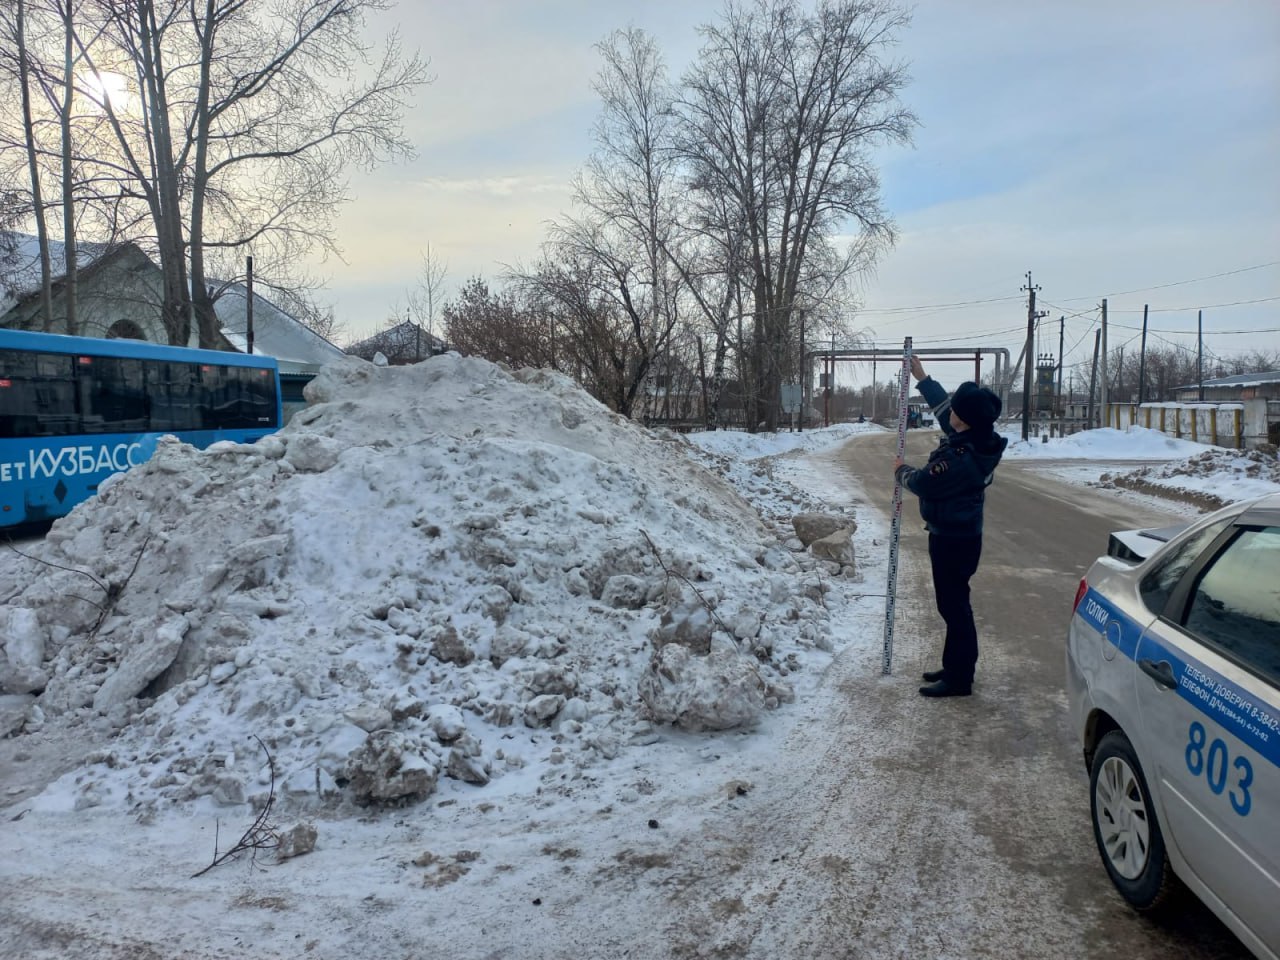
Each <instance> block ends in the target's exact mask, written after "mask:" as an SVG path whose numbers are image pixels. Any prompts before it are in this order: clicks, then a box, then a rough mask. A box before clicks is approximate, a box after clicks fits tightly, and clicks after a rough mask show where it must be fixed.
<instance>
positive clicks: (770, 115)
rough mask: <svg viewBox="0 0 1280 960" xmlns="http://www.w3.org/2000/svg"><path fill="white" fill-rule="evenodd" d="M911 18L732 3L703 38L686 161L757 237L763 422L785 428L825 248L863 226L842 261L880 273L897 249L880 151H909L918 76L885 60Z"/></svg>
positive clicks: (842, 6)
mask: <svg viewBox="0 0 1280 960" xmlns="http://www.w3.org/2000/svg"><path fill="white" fill-rule="evenodd" d="M907 20H908V17H907V16H906V15H905V14H903V13H901V12H900V11H898V10H897V9H896V8H895V7H893V6H892V5H891V3H889V2H888V0H823V2H820V3H819V4H818V6H817V9H816V10H815V11H814V12H813V13H812V14H809V13H806V12H804V11H803V10H802V8H801V6H800V3H799V2H798V0H752V2H748V3H745V4H742V5H739V4H736V3H731V4H730V6H729V7H728V8H727V10H726V13H725V16H724V19H723V21H722V22H720V23H718V24H714V25H711V26H707V27H704V28H703V36H704V38H705V41H706V42H705V44H704V46H703V48H702V50H701V52H700V53H699V57H698V61H697V63H696V64H695V65H694V67H693V68H692V69H691V70H690V71H689V73H688V74H687V75H686V78H685V94H684V99H683V102H682V105H681V106H682V108H683V110H684V113H685V115H686V120H687V125H686V128H685V131H684V134H683V137H682V140H681V150H682V153H683V155H684V156H685V158H686V159H687V161H688V163H689V164H690V165H691V166H692V181H691V186H692V188H693V190H694V191H696V193H697V194H699V195H702V196H709V197H718V196H728V197H731V198H732V199H733V201H734V203H735V204H736V205H737V207H738V208H739V210H740V211H741V213H742V218H743V222H744V225H745V228H746V241H747V247H748V257H749V261H748V266H749V270H750V275H749V278H750V284H751V303H750V309H751V320H752V331H751V340H752V342H751V343H750V345H749V352H748V357H749V363H748V369H747V374H748V377H749V379H750V380H752V381H754V383H755V384H757V390H756V396H757V410H756V413H755V417H756V418H757V419H758V420H759V421H761V422H763V423H764V424H765V426H766V427H767V428H769V429H773V428H774V427H776V425H777V422H778V398H779V395H780V387H781V382H782V375H783V369H782V360H783V356H784V354H785V353H786V350H787V344H789V343H790V342H791V340H792V337H793V336H794V333H793V319H794V317H793V314H794V311H795V310H796V309H797V307H798V306H799V304H798V302H797V300H798V295H799V294H800V293H801V291H802V289H803V284H804V278H805V276H806V266H807V265H808V264H809V256H810V253H811V251H812V250H813V249H814V248H815V247H816V246H820V245H822V244H824V243H825V244H827V245H828V247H830V248H831V249H834V243H833V241H832V240H831V239H830V238H831V237H832V236H834V235H835V234H837V233H839V232H841V231H842V230H846V229H847V228H848V226H849V225H850V224H851V225H852V227H853V230H854V232H855V236H856V238H857V239H856V241H855V242H854V243H852V244H850V245H849V246H848V247H847V248H846V250H845V251H844V252H843V255H842V256H841V257H839V258H838V259H836V260H832V261H831V262H832V264H833V265H834V266H835V269H836V270H837V272H838V273H839V274H848V273H852V272H856V271H859V270H865V269H867V268H869V267H870V266H871V265H872V264H873V263H874V261H875V258H876V256H877V255H878V253H879V252H880V250H881V249H883V247H884V246H886V245H887V244H889V243H891V242H892V240H893V229H892V224H891V222H890V220H889V218H888V216H887V214H886V213H885V211H884V210H883V209H882V207H881V203H880V197H879V181H878V175H877V172H876V169H875V166H874V164H873V163H872V161H871V156H870V151H871V148H872V147H873V146H875V145H877V144H879V143H881V142H883V141H899V142H900V141H906V140H908V139H909V137H910V133H911V130H912V128H913V126H914V123H915V119H914V117H913V116H912V115H911V113H910V112H909V111H907V110H906V109H904V108H903V107H902V106H901V105H900V104H899V103H898V93H899V91H900V90H901V88H902V87H903V86H904V84H905V82H906V74H905V71H904V69H903V68H902V67H901V66H900V65H897V64H894V63H887V62H885V61H883V60H882V59H881V55H882V52H883V51H884V50H885V48H887V47H888V46H889V45H890V44H891V43H892V42H893V40H894V36H895V34H896V33H897V31H899V30H900V29H901V28H902V27H903V26H905V24H906V23H907Z"/></svg>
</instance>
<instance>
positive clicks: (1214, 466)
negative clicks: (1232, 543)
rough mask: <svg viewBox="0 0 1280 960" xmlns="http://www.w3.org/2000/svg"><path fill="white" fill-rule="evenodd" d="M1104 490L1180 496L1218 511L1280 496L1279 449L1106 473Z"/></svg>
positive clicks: (1220, 452) (1221, 453)
mask: <svg viewBox="0 0 1280 960" xmlns="http://www.w3.org/2000/svg"><path fill="white" fill-rule="evenodd" d="M1098 485H1099V486H1102V487H1125V488H1127V489H1130V490H1137V491H1140V492H1143V493H1155V494H1158V495H1164V496H1169V495H1171V494H1173V495H1179V496H1183V497H1185V498H1186V499H1188V500H1190V501H1191V502H1193V503H1196V504H1198V505H1200V506H1203V507H1206V508H1209V509H1215V508H1217V507H1224V506H1226V505H1227V504H1229V503H1236V502H1238V501H1240V500H1248V499H1251V498H1253V497H1261V496H1264V495H1266V494H1269V493H1280V459H1278V458H1277V457H1276V453H1275V449H1274V448H1270V449H1262V450H1224V449H1222V448H1220V447H1210V448H1209V449H1207V450H1204V451H1203V452H1202V453H1197V454H1196V455H1195V456H1192V457H1188V458H1187V459H1185V460H1175V461H1173V462H1171V463H1162V464H1158V465H1153V466H1149V467H1140V468H1138V469H1137V470H1133V471H1130V472H1128V473H1104V474H1102V476H1101V477H1100V478H1099V480H1098Z"/></svg>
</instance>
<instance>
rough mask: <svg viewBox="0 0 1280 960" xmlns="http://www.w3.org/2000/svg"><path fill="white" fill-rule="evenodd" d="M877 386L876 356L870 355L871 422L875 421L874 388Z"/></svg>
mask: <svg viewBox="0 0 1280 960" xmlns="http://www.w3.org/2000/svg"><path fill="white" fill-rule="evenodd" d="M878 386H879V384H878V383H876V358H875V357H872V358H871V422H872V423H875V421H876V388H877V387H878Z"/></svg>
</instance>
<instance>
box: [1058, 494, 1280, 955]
mask: <svg viewBox="0 0 1280 960" xmlns="http://www.w3.org/2000/svg"><path fill="white" fill-rule="evenodd" d="M1067 691H1068V695H1069V698H1070V707H1071V714H1072V722H1073V731H1074V733H1075V735H1076V736H1077V737H1078V738H1079V743H1080V745H1081V746H1082V747H1083V749H1084V757H1085V763H1086V765H1087V766H1088V769H1089V774H1090V780H1089V785H1090V798H1091V809H1092V815H1093V833H1094V839H1095V840H1096V841H1097V844H1098V852H1099V853H1100V854H1101V856H1102V862H1103V865H1104V866H1105V867H1106V870H1107V873H1108V874H1109V875H1110V876H1111V880H1112V882H1113V883H1114V884H1115V885H1116V887H1117V888H1118V889H1119V891H1120V893H1121V894H1122V895H1123V896H1124V897H1125V899H1126V900H1128V901H1129V903H1130V904H1132V905H1133V906H1134V907H1136V908H1137V909H1139V910H1144V911H1145V910H1152V909H1155V908H1156V907H1158V906H1160V905H1161V904H1162V903H1163V902H1164V901H1165V900H1166V898H1167V896H1168V894H1169V893H1170V892H1171V890H1172V889H1173V888H1174V883H1175V881H1174V875H1175V874H1176V876H1177V878H1178V879H1180V880H1181V881H1182V883H1183V884H1185V885H1186V886H1187V887H1189V888H1190V889H1191V890H1192V891H1194V892H1195V893H1196V895H1197V896H1199V897H1200V899H1201V900H1203V901H1204V902H1205V903H1206V904H1207V905H1208V906H1209V908H1210V909H1211V910H1213V912H1214V913H1216V914H1217V915H1218V916H1219V917H1220V918H1221V919H1222V921H1223V923H1225V924H1226V925H1227V926H1228V927H1230V928H1231V930H1232V931H1233V932H1234V933H1235V934H1236V935H1237V936H1238V937H1239V938H1240V939H1241V941H1242V942H1243V943H1244V944H1245V945H1246V946H1248V947H1249V949H1250V950H1252V951H1253V952H1254V953H1255V954H1256V955H1258V956H1259V957H1266V958H1271V960H1276V958H1277V957H1278V956H1280V494H1269V495H1268V496H1265V497H1262V498H1260V499H1256V500H1251V501H1247V502H1244V503H1238V504H1234V505H1232V506H1230V507H1227V508H1225V509H1223V510H1220V511H1218V512H1217V513H1214V514H1211V515H1209V516H1207V517H1204V518H1202V519H1200V520H1198V521H1197V522H1195V523H1194V524H1192V525H1190V526H1188V527H1186V528H1185V529H1183V530H1181V531H1174V530H1167V529H1166V530H1162V531H1128V532H1125V533H1119V534H1113V535H1112V538H1111V543H1110V545H1109V547H1108V555H1107V556H1105V557H1100V558H1099V559H1098V560H1097V561H1096V562H1095V563H1094V564H1093V566H1092V567H1090V568H1089V571H1088V573H1087V574H1086V575H1085V578H1084V579H1083V580H1081V581H1080V587H1079V589H1078V590H1077V592H1076V598H1075V606H1074V612H1073V614H1072V617H1071V626H1070V628H1069V630H1068V641H1067Z"/></svg>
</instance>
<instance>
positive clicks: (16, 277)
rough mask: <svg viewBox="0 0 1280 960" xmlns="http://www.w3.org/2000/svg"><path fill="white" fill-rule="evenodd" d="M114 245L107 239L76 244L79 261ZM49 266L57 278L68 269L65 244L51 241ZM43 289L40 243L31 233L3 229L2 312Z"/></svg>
mask: <svg viewBox="0 0 1280 960" xmlns="http://www.w3.org/2000/svg"><path fill="white" fill-rule="evenodd" d="M111 249H112V247H111V246H110V245H108V244H105V243H84V242H81V243H79V244H77V245H76V265H77V266H78V267H79V268H80V269H84V268H85V267H87V266H89V265H90V264H92V263H94V262H95V261H97V260H98V258H99V257H101V256H102V255H103V254H104V253H106V252H107V251H109V250H111ZM49 260H50V264H49V265H50V268H51V271H52V274H53V277H54V278H55V279H57V278H60V277H62V276H64V275H65V274H66V272H67V261H66V247H65V246H64V245H63V244H62V242H61V241H58V240H50V241H49ZM39 289H40V243H39V241H38V240H37V239H36V238H35V237H33V236H30V235H29V234H25V233H14V232H12V231H7V230H6V231H0V314H3V313H5V312H7V311H8V310H10V309H12V308H13V306H14V305H15V304H17V303H18V301H19V300H22V299H23V298H24V297H27V296H30V295H31V294H33V293H35V292H36V291H37V290H39Z"/></svg>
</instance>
